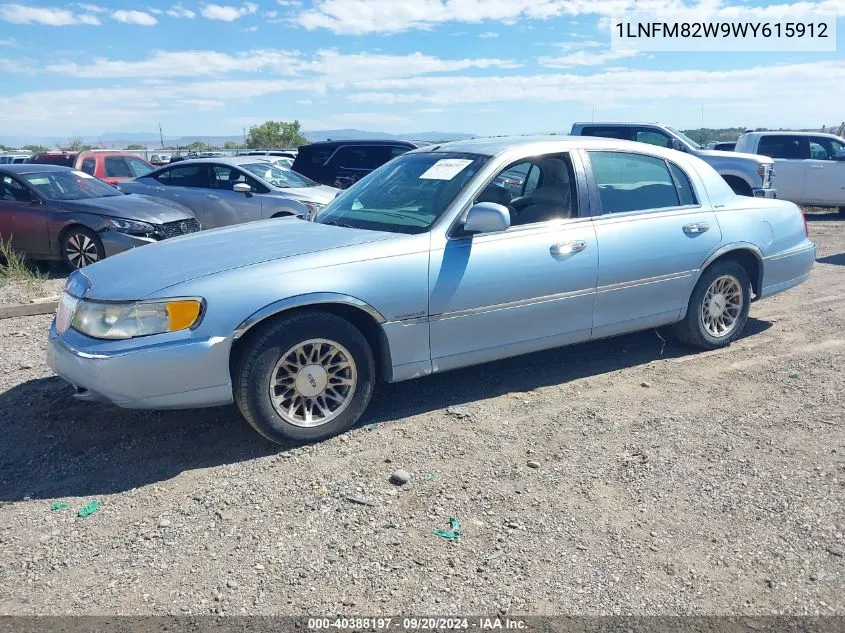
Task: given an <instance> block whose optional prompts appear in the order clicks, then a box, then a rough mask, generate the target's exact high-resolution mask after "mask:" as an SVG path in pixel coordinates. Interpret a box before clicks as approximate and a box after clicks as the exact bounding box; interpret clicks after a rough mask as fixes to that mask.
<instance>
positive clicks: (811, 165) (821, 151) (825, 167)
mask: <svg viewBox="0 0 845 633" xmlns="http://www.w3.org/2000/svg"><path fill="white" fill-rule="evenodd" d="M809 143H810V158H809V160H808V161H807V172H806V176H805V177H804V194H803V197H804V199H805V200H806V201H807V202H808V203H815V204H824V205H833V206H845V161H844V160H836V156H837V154H840V153H841V152H843V151H845V143H843V142H842V141H838V140H836V139H833V138H829V137H827V136H811V137H810V138H809Z"/></svg>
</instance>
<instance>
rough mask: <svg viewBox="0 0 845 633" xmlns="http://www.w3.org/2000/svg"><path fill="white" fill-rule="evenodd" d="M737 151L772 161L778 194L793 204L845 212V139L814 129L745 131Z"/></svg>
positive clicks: (737, 145) (738, 143)
mask: <svg viewBox="0 0 845 633" xmlns="http://www.w3.org/2000/svg"><path fill="white" fill-rule="evenodd" d="M736 151H737V152H748V153H753V154H763V155H764V156H770V157H771V158H773V159H774V161H775V179H776V182H777V192H778V198H781V199H783V200H789V201H790V202H794V203H796V204H804V205H810V206H820V207H838V208H839V213H840V214H843V215H845V140H843V139H842V138H840V137H839V136H836V135H834V134H822V133H816V132H748V133H746V134H743V135H742V136H740V137H739V140H738V141H737V144H736Z"/></svg>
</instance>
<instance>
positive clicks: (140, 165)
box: [126, 156, 154, 178]
mask: <svg viewBox="0 0 845 633" xmlns="http://www.w3.org/2000/svg"><path fill="white" fill-rule="evenodd" d="M126 164H127V165H129V171H130V172H132V177H133V178H141V177H142V176H146V175H147V174H148V173H150V172H151V171H152V170H153V169H154V167H153V166H152V165H150V164H149V163H148V162H147V161H145V160H142V159H140V158H136V157H134V156H127V157H126Z"/></svg>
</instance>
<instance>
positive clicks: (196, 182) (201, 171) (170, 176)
mask: <svg viewBox="0 0 845 633" xmlns="http://www.w3.org/2000/svg"><path fill="white" fill-rule="evenodd" d="M207 171H208V170H207V169H206V166H205V164H204V163H200V164H198V165H180V166H179V167H173V168H172V169H168V170H166V171H163V172H161V173H160V174H159V175H158V176H157V177H156V180H158V181H159V182H160V183H161V184H163V185H169V186H171V187H208V174H207Z"/></svg>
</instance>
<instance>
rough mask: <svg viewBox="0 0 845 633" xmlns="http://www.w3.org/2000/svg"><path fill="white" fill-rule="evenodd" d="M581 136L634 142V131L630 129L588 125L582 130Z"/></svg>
mask: <svg viewBox="0 0 845 633" xmlns="http://www.w3.org/2000/svg"><path fill="white" fill-rule="evenodd" d="M581 136H600V137H602V138H618V139H622V140H623V141H633V140H634V129H633V128H630V127H609V126H600V125H588V126H586V127H584V128H583V129H582V130H581Z"/></svg>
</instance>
